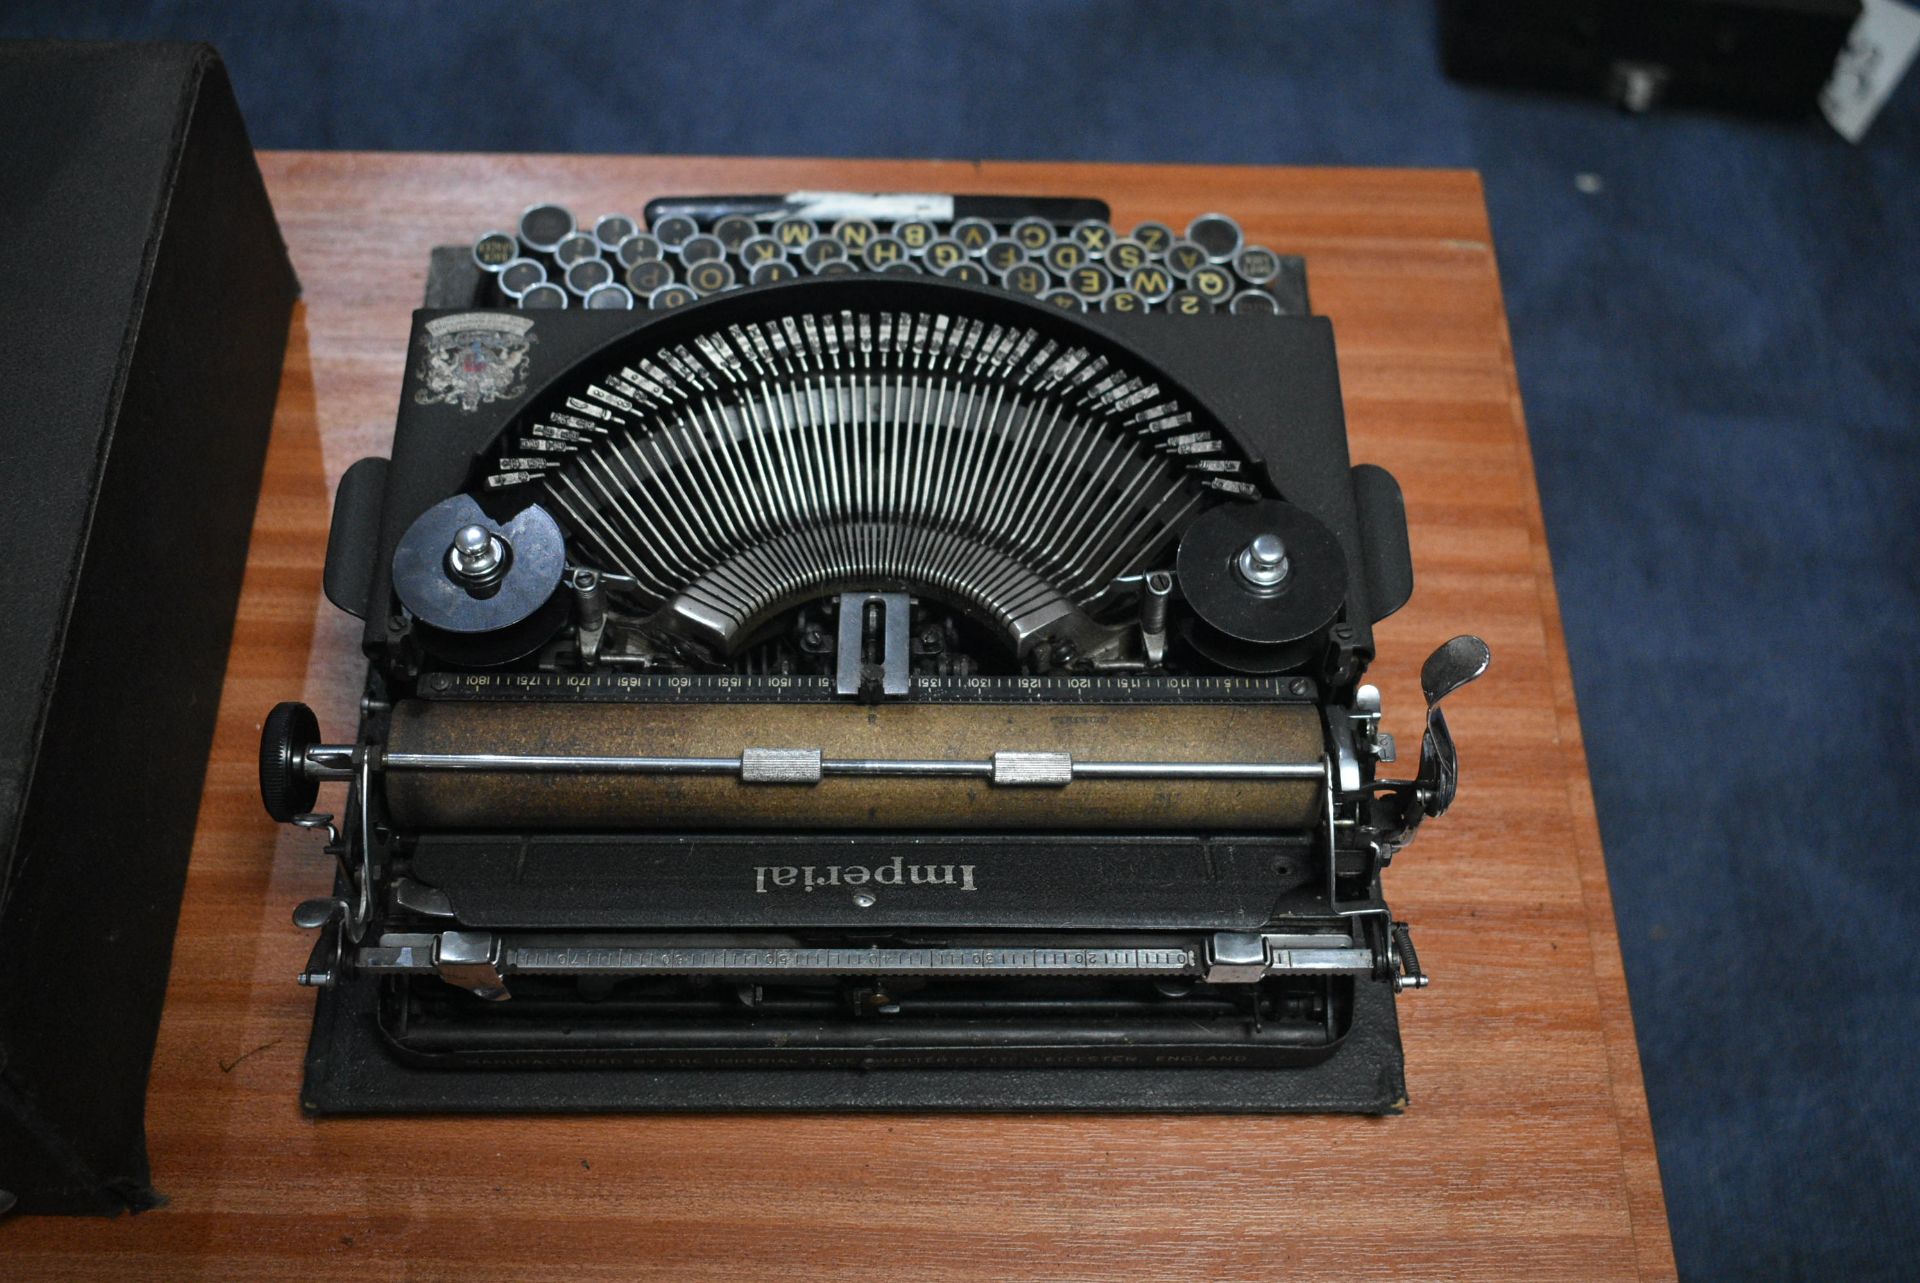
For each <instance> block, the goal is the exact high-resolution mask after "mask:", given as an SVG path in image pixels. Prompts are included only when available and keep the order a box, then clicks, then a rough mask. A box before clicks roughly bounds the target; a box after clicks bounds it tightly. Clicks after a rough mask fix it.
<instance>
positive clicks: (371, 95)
mask: <svg viewBox="0 0 1920 1283" xmlns="http://www.w3.org/2000/svg"><path fill="white" fill-rule="evenodd" d="M0 32H4V33H5V34H14V35H65V36H76V37H83V36H84V37H121V38H155V37H165V38H173V39H188V38H207V39H211V40H213V41H214V42H215V43H216V44H217V45H218V46H219V47H220V48H221V49H222V50H223V51H224V52H225V54H226V57H227V60H228V62H229V64H230V65H231V67H232V71H233V75H234V79H235V81H236V83H237V85H238V88H239V92H240V97H241V101H242V105H243V106H244V107H245V109H246V113H247V119H248V121H249V124H250V125H251V127H252V130H253V136H254V138H255V140H256V141H257V142H258V143H259V144H260V145H261V146H264V147H322V148H333V147H343V148H408V149H424V150H437V149H456V150H457V149H472V148H485V149H492V150H505V151H515V150H528V151H541V150H546V151H606V152H709V153H754V152H761V153H774V154H819V155H871V156H894V155H899V156H922V155H924V156H996V157H1031V158H1074V159H1085V160H1167V161H1174V160H1178V161H1220V162H1243V163H1295V164H1350V165H1470V166H1474V167H1477V168H1478V169H1480V170H1481V171H1482V172H1483V173H1484V174H1485V176H1486V182H1487V191H1488V197H1489V200H1490V202H1491V206H1492V212H1493V222H1494V229H1495V234H1496V237H1497V240H1498V245H1499V249H1500V259H1501V265H1502V271H1503V276H1504V280H1505V285H1506V290H1507V304H1508V308H1509V311H1510V314H1511V319H1512V329H1513V336H1514V345H1515V351H1516V356H1517V359H1518V361H1519V368H1520V382H1521V386H1522V390H1523V392H1524V395H1525V397H1526V402H1527V411H1528V418H1529V421H1530V422H1531V424H1532V429H1533V435H1534V445H1535V454H1536V460H1537V463H1538V467H1539V471H1540V484H1541V488H1542V491H1543V494H1544V497H1545V504H1546V514H1547V524H1548V528H1549V532H1550V536H1551V539H1552V544H1553V552H1554V561H1555V566H1556V570H1557V574H1558V578H1559V587H1560V595H1561V601H1562V604H1563V607H1564V611H1565V619H1566V629H1567V637H1568V643H1569V646H1570V647H1571V650H1572V654H1573V664H1574V673H1575V676H1576V679H1577V684H1578V691H1579V697H1580V704H1581V711H1582V714H1583V716H1584V719H1585V727H1586V735H1587V744H1588V750H1589V752H1590V754H1591V758H1592V764H1593V780H1594V788H1595V791H1596V794H1597V796H1598V800H1599V807H1600V820H1601V828H1602V830H1603V833H1604V836H1605V840H1606V847H1607V856H1608V865H1609V868H1610V870H1611V872H1612V877H1613V887H1614V895H1615V902H1616V906H1617V909H1618V913H1619V920H1620V929H1621V936H1622V942H1623V944H1624V946H1625V950H1626V960H1627V971H1628V976H1629V980H1630V983H1631V985H1632V989H1633V995H1634V1010H1635V1018H1636V1021H1637V1023H1638V1028H1639V1032H1640V1039H1641V1054H1642V1060H1643V1063H1644V1065H1645V1071H1646V1080H1647V1088H1648V1092H1649V1095H1650V1097H1651V1100H1652V1106H1653V1117H1654V1124H1655V1132H1656V1135H1657V1138H1658V1142H1659V1148H1660V1160H1661V1167H1662V1171H1663V1173H1664V1177H1665V1182H1666V1192H1667V1201H1668V1208H1669V1212H1670V1215H1671V1219H1672V1227H1673V1235H1674V1241H1675V1245H1676V1248H1677V1250H1678V1253H1679V1258H1680V1262H1681V1267H1682V1271H1683V1273H1684V1274H1686V1275H1687V1276H1688V1277H1691V1278H1806V1279H1833V1278H1851V1279H1868V1278H1886V1279H1895V1278H1907V1277H1911V1276H1912V1271H1913V1267H1912V1265H1911V1264H1910V1262H1911V1261H1912V1259H1913V1257H1914V1254H1915V1247H1916V1240H1915V1231H1914V1229H1913V1219H1912V1217H1911V1216H1910V1214H1909V1212H1908V1208H1907V1204H1908V1203H1909V1202H1911V1201H1912V1199H1913V1198H1914V1195H1915V1192H1916V1190H1920V1158H1916V1141H1920V1102H1916V1100H1915V1098H1914V1093H1913V1091H1912V1090H1911V1089H1910V1084H1911V1083H1912V1082H1913V1081H1914V1079H1915V1074H1914V1072H1913V1070H1912V1068H1911V1063H1910V1061H1909V1057H1910V1056H1911V1055H1912V1054H1913V1051H1914V1049H1915V1046H1916V1037H1915V1031H1916V1028H1920V986H1916V985H1915V984H1914V982H1913V978H1912V977H1911V976H1909V975H1908V974H1907V973H1906V971H1905V970H1904V964H1901V963H1900V962H1899V959H1900V958H1901V957H1904V956H1905V954H1904V946H1905V945H1906V944H1907V942H1908V941H1909V940H1910V939H1911V938H1912V936H1913V934H1914V932H1915V929H1916V927H1917V926H1920V876H1916V873H1915V871H1914V867H1913V866H1914V862H1915V861H1916V859H1917V858H1920V849H1917V848H1920V843H1916V840H1915V838H1914V837H1913V831H1914V826H1913V822H1912V819H1911V817H1907V818H1902V817H1903V816H1904V815H1905V812H1903V811H1902V810H1901V807H1902V806H1903V805H1905V803H1904V802H1903V801H1902V799H1903V798H1905V797H1908V796H1910V790H1911V789H1912V787H1913V782H1914V781H1915V780H1916V779H1920V749H1917V748H1916V741H1920V711H1917V710H1920V689H1916V687H1920V664H1917V662H1916V656H1920V587H1917V585H1920V575H1917V574H1916V569H1915V567H1916V565H1920V546H1916V545H1917V544H1920V533H1917V532H1920V426H1917V424H1920V360H1916V357H1917V355H1920V320H1917V318H1920V235H1917V234H1916V233H1920V225H1917V224H1920V220H1916V211H1917V210H1920V165H1917V164H1916V161H1917V160H1920V74H1916V75H1915V76H1913V77H1910V78H1909V83H1908V84H1906V85H1905V86H1904V87H1903V89H1902V91H1901V92H1900V94H1899V95H1898V96H1897V98H1896V100H1895V102H1894V104H1893V105H1892V106H1891V107H1890V108H1889V110H1888V112H1887V114H1886V115H1885V116H1884V117H1883V118H1882V120H1881V122H1880V123H1879V125H1878V126H1877V127H1876V129H1875V131H1874V133H1873V134H1872V135H1871V136H1870V138H1869V140H1868V143H1867V145H1866V146H1865V147H1863V148H1860V149H1854V148H1850V147H1848V146H1847V145H1845V144H1844V143H1842V142H1840V141H1839V140H1838V139H1837V138H1835V137H1833V136H1832V135H1831V134H1830V133H1829V132H1828V131H1827V130H1826V129H1825V127H1824V126H1822V125H1819V124H1817V123H1812V122H1809V123H1807V124H1804V125H1797V126H1781V125H1763V124H1754V123H1748V122H1743V121H1739V120H1733V119H1723V118H1717V117H1711V116H1673V117H1655V118H1651V119H1629V118H1626V117H1623V116H1621V115H1619V114H1617V113H1615V112H1613V111H1611V110H1609V109H1607V108H1605V107H1603V106H1599V105H1590V104H1586V103H1581V102H1573V101H1564V100H1555V99H1547V98H1534V97H1528V96H1520V95H1512V94H1504V93H1497V92H1491V91H1484V90H1467V89H1462V88H1459V87H1457V86H1454V85H1451V84H1448V83H1447V82H1446V81H1444V80H1443V79H1442V78H1441V77H1440V75H1439V72H1438V70H1437V59H1436V55H1435V49H1434V35H1433V24H1432V17H1431V10H1430V8H1429V6H1428V5H1427V4H1426V3H1413V2H1411V0H1392V2H1376V3H1372V4H1367V5H1358V4H1353V3H1351V0H1323V2H1319V3H1304V2H1303V3H1296V4H1292V5H1285V6H1275V5H1223V4H1213V3H1183V4H1159V5H1132V6H1124V7H1123V6H1120V5H1098V4H1090V3H1082V4H1065V3H1034V2H1032V0H1027V2H1025V3H1022V2H1020V0H971V2H970V3H946V4H927V5H919V6H912V7H906V6H888V7H884V8H883V7H881V6H877V5H866V6H863V5H846V6H831V5H821V4H805V5H801V4H794V5H788V6H774V5H771V4H761V3H709V4H695V5H660V6H642V5H632V4H628V5H621V6H603V7H592V8H589V7H587V6H564V5H559V4H549V5H527V4H515V3H502V2H501V0H465V2H464V3H462V4H459V5H447V4H441V5H426V4H414V3H399V2H397V0H387V2H384V3H359V4H335V5H332V6H329V7H324V8H322V7H319V6H314V7H311V8H307V7H302V9H301V10H299V11H298V12H296V11H294V10H293V9H292V8H291V7H289V6H280V5H260V4H185V3H176V4H149V5H139V4H133V3H120V4H114V3H106V4H95V5H75V4H59V5H45V6H27V7H24V8H23V7H16V8H15V9H14V11H13V12H12V13H10V14H8V15H6V16H4V17H0ZM1579 173H1591V174H1596V175H1598V176H1599V177H1600V179H1601V184H1602V185H1601V189H1600V190H1599V191H1597V192H1581V191H1578V190H1576V189H1575V186H1574V183H1573V177H1574V175H1575V174H1579Z"/></svg>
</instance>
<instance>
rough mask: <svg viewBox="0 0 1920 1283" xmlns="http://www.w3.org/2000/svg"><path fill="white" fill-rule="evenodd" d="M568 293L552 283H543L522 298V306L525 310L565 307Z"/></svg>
mask: <svg viewBox="0 0 1920 1283" xmlns="http://www.w3.org/2000/svg"><path fill="white" fill-rule="evenodd" d="M566 305H567V292H566V291H565V290H563V289H561V288H560V287H559V286H558V285H555V284H554V283H553V282H552V281H542V282H541V283H540V284H538V285H536V286H534V287H533V288H532V289H530V290H528V291H527V292H526V293H525V294H522V295H521V296H520V306H521V307H525V308H542V307H565V306H566Z"/></svg>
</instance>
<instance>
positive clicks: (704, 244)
mask: <svg viewBox="0 0 1920 1283" xmlns="http://www.w3.org/2000/svg"><path fill="white" fill-rule="evenodd" d="M726 256H727V247H726V246H725V245H723V244H721V243H720V238H719V237H718V236H708V235H705V234H702V235H699V236H689V237H687V239H686V240H684V241H681V242H680V261H681V262H682V263H685V264H687V265H688V266H692V265H693V264H695V263H711V262H712V261H713V260H714V259H716V258H725V257H726Z"/></svg>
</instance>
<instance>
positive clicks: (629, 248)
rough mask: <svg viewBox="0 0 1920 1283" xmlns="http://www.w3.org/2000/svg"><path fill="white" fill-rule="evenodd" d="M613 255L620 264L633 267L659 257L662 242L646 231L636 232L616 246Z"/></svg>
mask: <svg viewBox="0 0 1920 1283" xmlns="http://www.w3.org/2000/svg"><path fill="white" fill-rule="evenodd" d="M613 257H614V261H615V262H617V263H619V264H620V266H622V267H632V266H633V265H634V264H635V263H639V262H644V261H645V260H647V259H649V258H659V257H660V242H659V241H658V240H656V239H655V238H654V237H652V236H649V235H648V234H647V233H645V232H635V233H634V234H633V235H631V236H629V237H627V238H626V239H625V240H623V241H621V242H620V244H619V245H617V246H615V247H614V251H613Z"/></svg>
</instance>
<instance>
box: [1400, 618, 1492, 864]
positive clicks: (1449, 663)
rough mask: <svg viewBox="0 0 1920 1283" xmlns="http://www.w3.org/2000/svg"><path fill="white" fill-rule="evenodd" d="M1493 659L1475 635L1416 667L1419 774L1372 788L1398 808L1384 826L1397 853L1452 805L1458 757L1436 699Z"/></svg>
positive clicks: (1478, 673)
mask: <svg viewBox="0 0 1920 1283" xmlns="http://www.w3.org/2000/svg"><path fill="white" fill-rule="evenodd" d="M1492 660H1493V652H1492V651H1491V650H1490V649H1488V647H1487V644H1486V643H1485V642H1484V641H1482V640H1480V639H1479V638H1478V637H1474V636H1471V635H1463V636H1460V637H1455V638H1454V639H1453V640H1451V641H1449V642H1447V643H1445V644H1444V645H1442V646H1441V647H1440V648H1439V649H1438V650H1436V651H1434V652H1433V654H1431V655H1429V656H1427V662H1426V663H1425V664H1422V665H1421V666H1420V689H1421V691H1422V693H1424V694H1425V695H1426V697H1427V733H1426V735H1425V736H1424V737H1423V738H1422V740H1421V742H1420V776H1419V778H1418V779H1412V780H1382V781H1380V783H1379V785H1378V786H1377V787H1379V788H1382V789H1387V790H1391V792H1392V796H1391V797H1390V798H1386V799H1382V801H1383V803H1384V804H1385V805H1386V806H1387V807H1388V808H1389V809H1393V808H1396V807H1397V809H1398V815H1397V816H1392V817H1391V818H1392V820H1393V822H1392V823H1390V824H1389V825H1388V826H1387V830H1388V832H1387V844H1388V846H1389V848H1390V849H1391V850H1393V851H1399V850H1400V849H1401V848H1402V847H1404V846H1406V845H1407V843H1409V842H1411V841H1413V835H1414V832H1415V831H1416V830H1417V829H1419V827H1420V822H1421V821H1422V820H1424V819H1426V818H1427V817H1428V816H1430V815H1443V814H1445V813H1446V810H1447V808H1448V807H1449V806H1452V805H1453V797H1454V794H1455V793H1456V792H1457V791H1458V790H1459V786H1460V755H1459V753H1458V752H1457V751H1456V750H1455V749H1454V746H1453V732H1452V731H1450V730H1449V729H1448V728H1447V715H1446V714H1445V713H1443V712H1441V711H1440V701H1441V700H1443V699H1445V698H1446V697H1447V696H1449V695H1451V694H1453V692H1455V691H1457V690H1459V689H1460V688H1461V687H1462V686H1465V685H1466V684H1467V683H1469V682H1472V681H1474V680H1476V679H1477V678H1479V677H1480V676H1481V674H1483V673H1485V672H1486V671H1487V665H1488V664H1489V663H1491V662H1492Z"/></svg>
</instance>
